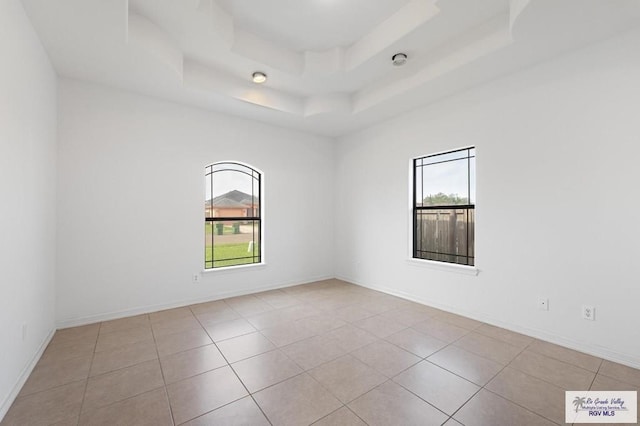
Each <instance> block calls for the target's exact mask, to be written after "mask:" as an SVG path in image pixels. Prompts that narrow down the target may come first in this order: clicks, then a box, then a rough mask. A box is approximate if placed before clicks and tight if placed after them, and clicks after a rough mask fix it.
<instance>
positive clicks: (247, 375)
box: [232, 350, 302, 393]
mask: <svg viewBox="0 0 640 426" xmlns="http://www.w3.org/2000/svg"><path fill="white" fill-rule="evenodd" d="M232 367H233V369H234V370H235V372H236V373H237V374H238V377H240V380H242V383H244V385H245V386H246V387H247V389H249V392H251V393H253V392H257V391H259V390H260V389H264V388H266V387H267V386H271V385H274V384H276V383H279V382H282V381H283V380H286V379H288V378H290V377H293V376H295V375H297V374H300V373H302V369H301V368H300V367H298V365H297V364H296V363H295V362H293V361H292V360H291V359H289V358H287V356H286V355H284V354H283V353H282V352H281V351H279V350H275V351H271V352H266V353H263V354H261V355H256V356H254V357H252V358H248V359H245V360H243V361H238V362H236V363H234V364H232Z"/></svg>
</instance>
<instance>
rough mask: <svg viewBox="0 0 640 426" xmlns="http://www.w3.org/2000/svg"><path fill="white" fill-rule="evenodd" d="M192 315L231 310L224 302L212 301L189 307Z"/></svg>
mask: <svg viewBox="0 0 640 426" xmlns="http://www.w3.org/2000/svg"><path fill="white" fill-rule="evenodd" d="M189 309H191V312H192V313H193V314H194V315H199V314H205V313H208V312H220V311H225V310H227V309H231V308H230V307H229V305H227V302H225V301H224V300H213V301H211V302H204V303H197V304H195V305H191V306H189Z"/></svg>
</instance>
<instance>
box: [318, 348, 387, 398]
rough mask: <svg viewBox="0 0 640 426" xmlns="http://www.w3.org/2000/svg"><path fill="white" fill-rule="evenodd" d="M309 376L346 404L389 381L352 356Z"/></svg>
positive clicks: (321, 366) (334, 362)
mask: <svg viewBox="0 0 640 426" xmlns="http://www.w3.org/2000/svg"><path fill="white" fill-rule="evenodd" d="M309 374H310V375H311V376H313V378H315V379H316V380H317V381H319V382H320V383H321V384H322V385H323V386H324V387H325V388H326V389H327V390H329V391H330V392H331V393H332V394H334V395H335V396H336V397H337V398H338V399H339V400H340V401H342V402H343V403H345V404H346V403H348V402H350V401H352V400H354V399H356V398H357V397H359V396H361V395H363V394H365V393H366V392H369V391H370V390H371V389H373V388H374V387H376V386H378V385H380V384H382V383H384V382H385V381H386V380H387V377H385V376H384V375H383V374H381V373H379V372H377V371H376V370H375V369H373V368H372V367H370V366H368V365H367V364H365V363H363V362H362V361H360V360H359V359H357V358H354V357H353V356H351V355H345V356H343V357H340V358H338V359H336V360H334V361H331V362H328V363H326V364H323V365H320V366H318V367H316V368H314V369H312V370H310V371H309Z"/></svg>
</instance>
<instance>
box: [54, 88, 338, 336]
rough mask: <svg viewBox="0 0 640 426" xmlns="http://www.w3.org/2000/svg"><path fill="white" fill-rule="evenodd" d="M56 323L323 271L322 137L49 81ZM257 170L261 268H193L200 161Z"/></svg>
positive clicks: (197, 253) (329, 265)
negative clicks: (54, 152)
mask: <svg viewBox="0 0 640 426" xmlns="http://www.w3.org/2000/svg"><path fill="white" fill-rule="evenodd" d="M59 115H60V120H59V145H60V148H59V187H58V190H59V192H58V217H59V220H58V275H57V280H58V281H57V283H58V292H57V319H58V322H59V324H60V325H71V324H74V323H82V322H87V321H92V320H99V319H103V318H110V317H115V316H123V315H127V314H130V313H135V312H139V311H148V310H154V309H158V308H160V307H166V306H175V305H180V304H184V303H187V302H189V301H195V300H204V299H214V298H221V297H226V296H228V295H232V294H239V293H248V292H253V291H258V290H260V289H264V288H270V287H275V286H284V285H290V284H298V283H303V282H309V281H313V280H317V279H324V278H329V277H333V275H334V272H333V256H332V253H331V248H332V247H333V230H332V225H333V218H332V212H333V194H332V188H333V154H334V147H333V141H332V140H331V139H328V138H323V137H316V136H310V135H307V134H303V133H299V132H295V131H291V130H285V129H282V128H278V127H273V126H268V125H265V124H260V123H257V122H252V121H248V120H243V119H240V118H234V117H230V116H225V115H221V114H216V113H213V112H208V111H204V110H199V109H196V108H190V107H186V106H180V105H178V104H173V103H169V102H163V101H159V100H154V99H152V98H148V97H144V96H139V95H136V94H131V93H126V92H121V91H116V90H112V89H109V88H106V87H102V86H96V85H91V84H86V83H80V82H77V81H73V80H61V81H60V101H59ZM222 160H239V161H242V162H245V163H248V164H251V165H252V166H254V167H256V168H258V169H260V170H262V171H263V172H264V176H263V178H264V185H265V187H264V196H263V202H264V207H265V216H264V221H265V228H264V241H265V251H264V255H265V259H266V262H267V265H266V266H265V267H258V268H255V267H252V268H247V269H243V270H235V271H225V272H222V271H217V272H207V273H204V274H203V278H202V281H201V282H200V283H193V282H192V275H193V274H195V273H198V272H200V271H201V270H202V268H203V257H204V254H203V248H204V228H203V220H204V210H203V209H204V207H203V206H204V168H205V166H206V165H207V164H210V163H212V162H216V161H222Z"/></svg>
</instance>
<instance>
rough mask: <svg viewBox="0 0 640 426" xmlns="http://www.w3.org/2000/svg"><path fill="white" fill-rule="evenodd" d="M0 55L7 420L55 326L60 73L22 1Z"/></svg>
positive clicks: (0, 321)
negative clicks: (57, 83)
mask: <svg viewBox="0 0 640 426" xmlns="http://www.w3.org/2000/svg"><path fill="white" fill-rule="evenodd" d="M0 53H1V55H2V59H1V61H2V65H1V66H0V199H1V200H2V201H0V265H1V266H0V348H2V349H0V419H1V418H2V417H3V416H4V414H5V413H6V410H8V408H9V406H10V405H11V403H12V402H13V399H14V398H15V396H16V393H17V392H18V391H19V388H20V386H22V383H23V382H24V380H25V379H26V376H27V375H28V373H29V372H30V370H31V368H32V367H33V361H34V360H35V359H36V358H37V357H38V356H39V351H40V349H41V348H42V345H43V344H44V343H45V342H46V341H47V339H48V338H49V337H50V335H51V333H52V331H53V327H54V292H55V286H54V278H55V223H56V219H55V215H56V209H55V203H56V196H55V194H56V171H55V170H56V146H55V145H56V75H55V72H54V70H53V68H52V67H51V64H50V62H49V59H48V57H47V55H46V53H45V51H44V50H43V48H42V46H41V44H40V41H39V40H38V38H37V36H36V34H35V31H34V30H33V28H32V26H31V23H30V22H29V20H28V19H27V17H26V15H25V12H24V10H23V8H22V4H21V3H20V2H19V1H18V0H0ZM23 324H26V326H27V329H26V336H25V338H24V340H23V334H22V328H23Z"/></svg>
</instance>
